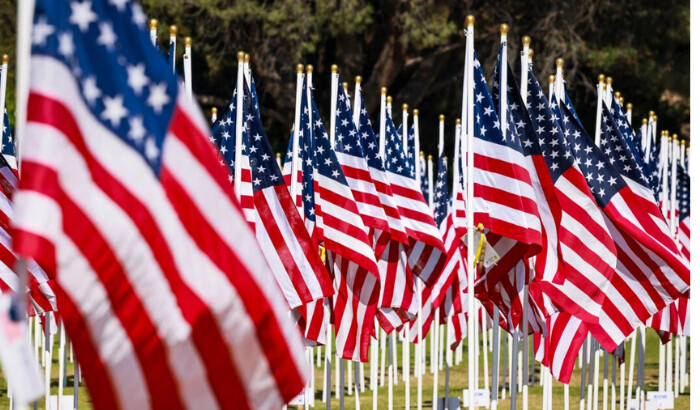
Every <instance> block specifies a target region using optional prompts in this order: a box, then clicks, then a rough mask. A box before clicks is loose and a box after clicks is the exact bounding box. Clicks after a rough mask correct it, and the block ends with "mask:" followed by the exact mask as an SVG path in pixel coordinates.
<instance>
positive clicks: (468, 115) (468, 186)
mask: <svg viewBox="0 0 700 410" xmlns="http://www.w3.org/2000/svg"><path fill="white" fill-rule="evenodd" d="M466 26H467V29H466V30H465V35H466V43H467V44H466V53H465V56H464V60H465V64H464V83H463V88H462V124H464V125H465V126H464V127H462V130H461V131H462V135H461V139H462V141H463V144H462V148H461V150H462V169H466V170H467V177H466V178H464V183H465V187H464V190H465V192H466V194H467V227H468V228H469V229H470V230H471V231H470V232H469V234H468V235H467V249H469V252H467V283H468V288H467V292H468V312H469V313H470V314H469V315H468V317H467V321H468V323H467V329H468V331H467V339H468V340H467V349H468V351H467V359H468V377H467V380H468V386H469V394H468V398H467V404H468V406H469V409H470V410H474V409H475V408H476V406H475V403H474V394H475V392H474V389H475V387H476V368H475V365H476V363H475V358H476V350H475V348H476V346H475V343H476V342H475V339H476V315H474V314H472V313H473V312H475V306H474V278H475V273H476V272H475V271H474V253H473V250H474V249H475V248H474V87H473V84H474V16H472V15H468V16H467V18H466ZM465 151H466V152H465ZM465 154H466V155H465Z"/></svg>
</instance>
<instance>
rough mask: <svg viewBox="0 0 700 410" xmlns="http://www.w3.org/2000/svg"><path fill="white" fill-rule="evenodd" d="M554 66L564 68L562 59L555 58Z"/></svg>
mask: <svg viewBox="0 0 700 410" xmlns="http://www.w3.org/2000/svg"><path fill="white" fill-rule="evenodd" d="M556 65H557V67H564V59H563V58H561V57H559V58H557V61H556Z"/></svg>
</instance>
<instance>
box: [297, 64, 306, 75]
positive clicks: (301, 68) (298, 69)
mask: <svg viewBox="0 0 700 410" xmlns="http://www.w3.org/2000/svg"><path fill="white" fill-rule="evenodd" d="M303 72H304V64H297V74H299V73H303Z"/></svg>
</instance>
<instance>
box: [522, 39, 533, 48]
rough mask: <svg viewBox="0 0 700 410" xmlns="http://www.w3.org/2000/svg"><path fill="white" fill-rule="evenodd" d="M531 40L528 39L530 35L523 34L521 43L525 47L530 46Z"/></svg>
mask: <svg viewBox="0 0 700 410" xmlns="http://www.w3.org/2000/svg"><path fill="white" fill-rule="evenodd" d="M531 41H532V40H531V39H530V36H523V45H524V46H525V47H530V42H531Z"/></svg>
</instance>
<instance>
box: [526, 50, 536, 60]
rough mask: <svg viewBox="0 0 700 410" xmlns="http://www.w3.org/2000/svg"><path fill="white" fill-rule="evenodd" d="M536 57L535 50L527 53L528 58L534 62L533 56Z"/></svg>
mask: <svg viewBox="0 0 700 410" xmlns="http://www.w3.org/2000/svg"><path fill="white" fill-rule="evenodd" d="M534 55H535V50H533V49H530V51H528V52H527V58H529V59H530V60H532V56H534Z"/></svg>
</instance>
